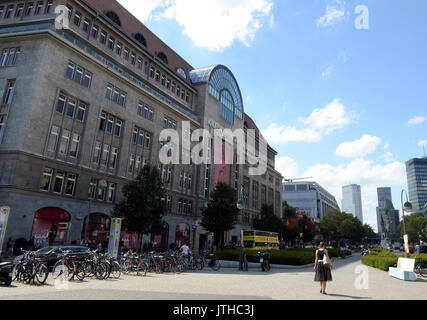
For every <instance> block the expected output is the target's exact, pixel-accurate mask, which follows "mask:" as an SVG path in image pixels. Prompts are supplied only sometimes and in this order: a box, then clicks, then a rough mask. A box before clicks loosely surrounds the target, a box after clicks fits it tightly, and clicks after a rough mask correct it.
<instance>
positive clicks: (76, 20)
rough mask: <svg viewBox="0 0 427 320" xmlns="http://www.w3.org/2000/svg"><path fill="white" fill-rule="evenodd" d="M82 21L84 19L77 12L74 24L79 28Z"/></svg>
mask: <svg viewBox="0 0 427 320" xmlns="http://www.w3.org/2000/svg"><path fill="white" fill-rule="evenodd" d="M81 19H82V16H81V14H80V13H79V12H76V13H75V14H74V24H75V25H76V26H78V27H79V26H80V21H81Z"/></svg>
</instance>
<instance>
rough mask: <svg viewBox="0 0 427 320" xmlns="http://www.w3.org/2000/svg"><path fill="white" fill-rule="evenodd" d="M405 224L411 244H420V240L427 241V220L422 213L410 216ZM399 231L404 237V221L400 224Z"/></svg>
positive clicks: (406, 218)
mask: <svg viewBox="0 0 427 320" xmlns="http://www.w3.org/2000/svg"><path fill="white" fill-rule="evenodd" d="M405 224H406V233H407V234H408V239H409V242H411V243H418V242H419V241H420V240H423V241H426V240H427V239H426V233H427V230H426V228H427V218H425V217H424V216H423V215H422V213H419V212H416V213H413V214H411V215H409V216H405ZM397 230H398V232H399V234H400V235H401V236H403V221H402V222H401V223H400V224H399V226H398V227H397Z"/></svg>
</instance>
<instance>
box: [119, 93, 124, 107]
mask: <svg viewBox="0 0 427 320" xmlns="http://www.w3.org/2000/svg"><path fill="white" fill-rule="evenodd" d="M125 103H126V93H124V92H120V100H119V104H120V105H121V106H122V107H124V105H125Z"/></svg>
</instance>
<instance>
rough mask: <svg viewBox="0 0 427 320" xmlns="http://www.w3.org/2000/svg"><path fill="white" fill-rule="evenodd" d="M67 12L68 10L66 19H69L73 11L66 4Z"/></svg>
mask: <svg viewBox="0 0 427 320" xmlns="http://www.w3.org/2000/svg"><path fill="white" fill-rule="evenodd" d="M66 9H67V12H68V19H70V20H71V15H72V13H73V8H72V7H71V6H68V5H67V8H66Z"/></svg>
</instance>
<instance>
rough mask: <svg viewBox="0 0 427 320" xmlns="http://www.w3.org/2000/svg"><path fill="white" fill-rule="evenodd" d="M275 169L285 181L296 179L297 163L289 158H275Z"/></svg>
mask: <svg viewBox="0 0 427 320" xmlns="http://www.w3.org/2000/svg"><path fill="white" fill-rule="evenodd" d="M275 168H276V170H277V171H279V172H280V173H281V174H282V176H283V177H285V178H286V179H292V178H297V177H298V163H297V162H296V161H295V160H294V159H292V158H290V157H286V156H284V157H279V158H276V162H275Z"/></svg>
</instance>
